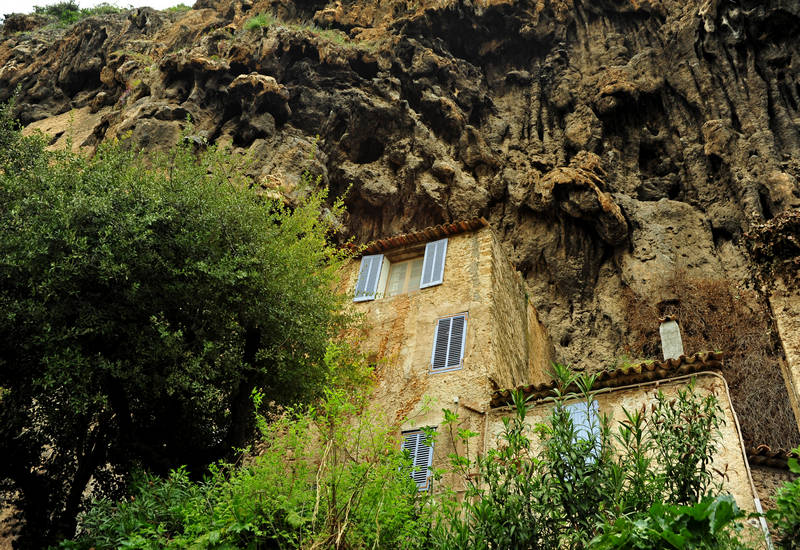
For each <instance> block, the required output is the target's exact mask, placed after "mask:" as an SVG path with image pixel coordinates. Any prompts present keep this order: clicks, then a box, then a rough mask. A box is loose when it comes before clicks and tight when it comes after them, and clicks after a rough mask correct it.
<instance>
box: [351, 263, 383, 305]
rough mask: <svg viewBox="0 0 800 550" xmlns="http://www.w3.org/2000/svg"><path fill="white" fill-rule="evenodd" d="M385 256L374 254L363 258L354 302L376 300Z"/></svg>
mask: <svg viewBox="0 0 800 550" xmlns="http://www.w3.org/2000/svg"><path fill="white" fill-rule="evenodd" d="M381 266H383V254H374V255H372V256H364V257H363V258H361V268H360V269H359V271H358V281H357V282H356V292H355V298H353V301H354V302H365V301H367V300H374V299H375V296H376V294H377V292H378V281H379V280H380V277H381Z"/></svg>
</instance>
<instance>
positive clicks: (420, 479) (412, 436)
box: [403, 431, 433, 491]
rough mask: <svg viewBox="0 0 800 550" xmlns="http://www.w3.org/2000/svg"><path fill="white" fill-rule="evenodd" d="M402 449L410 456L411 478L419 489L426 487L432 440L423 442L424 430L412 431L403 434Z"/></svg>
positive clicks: (430, 463)
mask: <svg viewBox="0 0 800 550" xmlns="http://www.w3.org/2000/svg"><path fill="white" fill-rule="evenodd" d="M403 450H405V451H408V453H409V455H410V456H411V464H412V466H413V469H412V471H411V479H413V480H414V482H415V483H416V484H417V487H419V490H420V491H422V490H425V489H427V488H428V478H429V476H430V470H431V465H432V464H433V442H431V444H430V445H426V444H425V432H422V431H414V432H407V433H404V434H403Z"/></svg>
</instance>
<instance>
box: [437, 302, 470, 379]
mask: <svg viewBox="0 0 800 550" xmlns="http://www.w3.org/2000/svg"><path fill="white" fill-rule="evenodd" d="M466 339H467V314H466V313H462V314H460V315H454V316H453V317H445V318H444V319H439V321H438V323H437V324H436V333H435V334H434V336H433V353H432V354H431V370H433V371H437V372H440V371H445V370H454V369H460V368H461V360H462V359H463V358H464V342H465V341H466Z"/></svg>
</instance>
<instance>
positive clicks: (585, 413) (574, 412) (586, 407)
mask: <svg viewBox="0 0 800 550" xmlns="http://www.w3.org/2000/svg"><path fill="white" fill-rule="evenodd" d="M564 408H565V409H566V411H567V412H568V413H569V416H570V418H571V419H572V426H573V428H574V432H573V433H574V435H573V438H572V442H573V443H575V444H577V443H579V442H584V444H585V443H592V444H593V446H592V448H591V449H589V455H588V456H587V457H586V463H587V464H591V463H594V462H595V461H596V460H597V457H598V456H600V446H601V445H602V434H601V428H600V414H599V412H598V407H597V401H592V402H591V403H589V402H587V401H581V402H579V403H570V404H569V405H565V407H564Z"/></svg>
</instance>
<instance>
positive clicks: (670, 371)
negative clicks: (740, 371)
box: [489, 352, 724, 408]
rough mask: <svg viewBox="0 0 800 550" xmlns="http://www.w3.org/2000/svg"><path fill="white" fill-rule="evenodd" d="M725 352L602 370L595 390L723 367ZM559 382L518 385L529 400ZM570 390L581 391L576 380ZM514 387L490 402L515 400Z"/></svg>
mask: <svg viewBox="0 0 800 550" xmlns="http://www.w3.org/2000/svg"><path fill="white" fill-rule="evenodd" d="M723 358H724V354H723V353H716V352H708V353H695V354H694V355H688V356H687V355H681V356H680V357H678V358H677V359H667V360H665V361H653V362H642V363H639V364H636V365H631V366H629V367H625V368H620V369H613V370H606V371H602V372H601V373H599V374H598V375H597V378H596V379H595V384H594V386H593V387H592V389H593V390H599V389H603V388H616V387H619V386H627V385H629V384H636V383H639V382H654V381H656V380H663V379H665V378H671V377H673V376H680V375H682V374H691V373H695V372H700V371H707V370H716V369H721V368H722V366H723V362H722V360H723ZM556 386H557V384H556V382H555V380H554V381H552V382H547V383H542V384H530V385H527V386H520V387H518V388H517V389H518V390H520V391H522V393H523V394H524V395H525V397H527V398H528V399H529V400H534V401H535V400H538V399H544V398H545V397H552V396H553V395H554V390H555V388H556ZM566 391H567V392H577V391H578V388H577V386H575V385H574V384H573V385H572V386H570V387H569V388H567V389H566ZM512 400H513V398H512V396H511V390H498V391H496V392H494V393H493V394H492V399H491V401H490V402H489V404H490V406H491V407H493V408H495V407H502V406H504V405H508V404H510V403H511V402H512Z"/></svg>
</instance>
